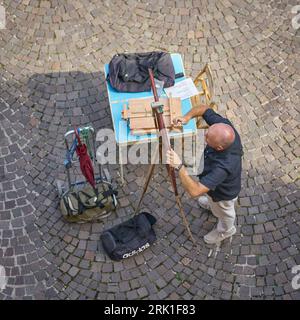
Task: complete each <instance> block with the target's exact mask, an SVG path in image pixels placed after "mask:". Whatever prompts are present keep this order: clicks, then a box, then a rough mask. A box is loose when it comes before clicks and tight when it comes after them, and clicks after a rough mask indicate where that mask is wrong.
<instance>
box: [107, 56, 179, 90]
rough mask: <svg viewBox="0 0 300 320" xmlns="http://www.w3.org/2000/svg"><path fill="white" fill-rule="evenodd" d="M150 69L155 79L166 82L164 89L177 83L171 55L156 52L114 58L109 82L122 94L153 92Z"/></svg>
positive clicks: (111, 62) (110, 65) (110, 67)
mask: <svg viewBox="0 0 300 320" xmlns="http://www.w3.org/2000/svg"><path fill="white" fill-rule="evenodd" d="M148 68H150V69H152V71H153V75H154V78H156V79H158V80H160V81H163V82H164V88H168V87H171V86H173V85H174V83H175V70H174V66H173V62H172V58H171V55H170V53H168V52H163V51H154V52H146V53H122V54H116V55H114V56H113V58H112V59H111V61H110V63H109V75H108V77H107V78H108V80H109V82H110V84H111V86H112V87H113V88H114V89H116V90H117V91H120V92H142V91H150V90H151V81H150V78H149V71H148Z"/></svg>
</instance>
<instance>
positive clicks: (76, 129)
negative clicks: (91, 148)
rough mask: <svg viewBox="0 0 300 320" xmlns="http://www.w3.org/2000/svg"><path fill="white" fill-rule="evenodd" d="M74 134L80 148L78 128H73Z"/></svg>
mask: <svg viewBox="0 0 300 320" xmlns="http://www.w3.org/2000/svg"><path fill="white" fill-rule="evenodd" d="M74 132H75V136H76V139H77V142H78V145H79V146H80V145H81V140H80V137H79V134H78V128H75V130H74Z"/></svg>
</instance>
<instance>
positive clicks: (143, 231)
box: [100, 212, 156, 261]
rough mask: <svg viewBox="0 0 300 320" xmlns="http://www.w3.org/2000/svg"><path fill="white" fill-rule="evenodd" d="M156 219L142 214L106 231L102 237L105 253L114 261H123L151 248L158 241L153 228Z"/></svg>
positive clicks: (144, 213)
mask: <svg viewBox="0 0 300 320" xmlns="http://www.w3.org/2000/svg"><path fill="white" fill-rule="evenodd" d="M155 222H156V218H155V217H153V216H152V215H151V214H150V213H148V212H141V213H139V214H138V215H136V216H134V217H133V218H131V219H129V220H127V221H125V222H123V223H121V224H118V225H116V226H114V227H112V228H111V229H109V230H106V231H104V232H103V233H102V234H101V236H100V239H101V242H102V246H103V248H104V251H105V252H106V253H107V254H108V256H109V257H110V258H111V259H112V260H116V261H119V260H122V259H126V258H129V257H131V256H133V255H135V254H138V253H140V252H142V251H144V250H145V249H147V248H149V247H150V245H151V244H153V243H154V241H155V240H156V235H155V232H154V230H153V228H152V226H153V225H154V224H155Z"/></svg>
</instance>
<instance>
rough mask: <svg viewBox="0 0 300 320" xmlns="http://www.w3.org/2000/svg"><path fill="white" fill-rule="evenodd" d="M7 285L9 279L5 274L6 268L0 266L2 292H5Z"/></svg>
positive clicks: (0, 288) (0, 287)
mask: <svg viewBox="0 0 300 320" xmlns="http://www.w3.org/2000/svg"><path fill="white" fill-rule="evenodd" d="M6 285H7V277H6V273H5V268H4V267H3V266H1V265H0V291H1V290H4V289H5V288H6Z"/></svg>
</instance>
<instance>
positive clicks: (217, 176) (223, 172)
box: [198, 109, 243, 202]
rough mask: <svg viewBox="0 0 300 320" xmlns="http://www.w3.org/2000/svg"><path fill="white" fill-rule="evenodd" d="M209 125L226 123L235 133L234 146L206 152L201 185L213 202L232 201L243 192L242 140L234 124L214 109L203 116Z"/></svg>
mask: <svg viewBox="0 0 300 320" xmlns="http://www.w3.org/2000/svg"><path fill="white" fill-rule="evenodd" d="M203 118H204V120H205V121H206V123H207V124H208V125H210V126H211V125H213V124H215V123H225V124H228V125H230V126H231V127H232V128H233V129H234V132H235V140H234V142H233V144H232V145H231V146H230V147H229V148H227V149H226V150H224V151H217V150H215V149H213V148H211V147H210V146H208V145H207V146H206V147H205V150H204V169H203V172H202V173H201V174H200V175H199V176H198V177H199V181H200V183H202V184H203V185H204V186H206V187H207V188H209V189H210V190H209V191H208V195H209V196H210V197H211V198H212V199H213V201H215V202H217V201H222V200H232V199H234V198H236V197H237V196H238V194H239V192H240V191H241V173H242V154H243V148H242V143H241V138H240V136H239V134H238V132H237V131H236V129H235V128H234V127H233V125H232V123H231V122H230V121H229V120H228V119H226V118H223V117H222V116H221V115H219V114H218V113H216V112H215V111H214V110H212V109H208V110H206V111H205V113H204V114H203Z"/></svg>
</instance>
